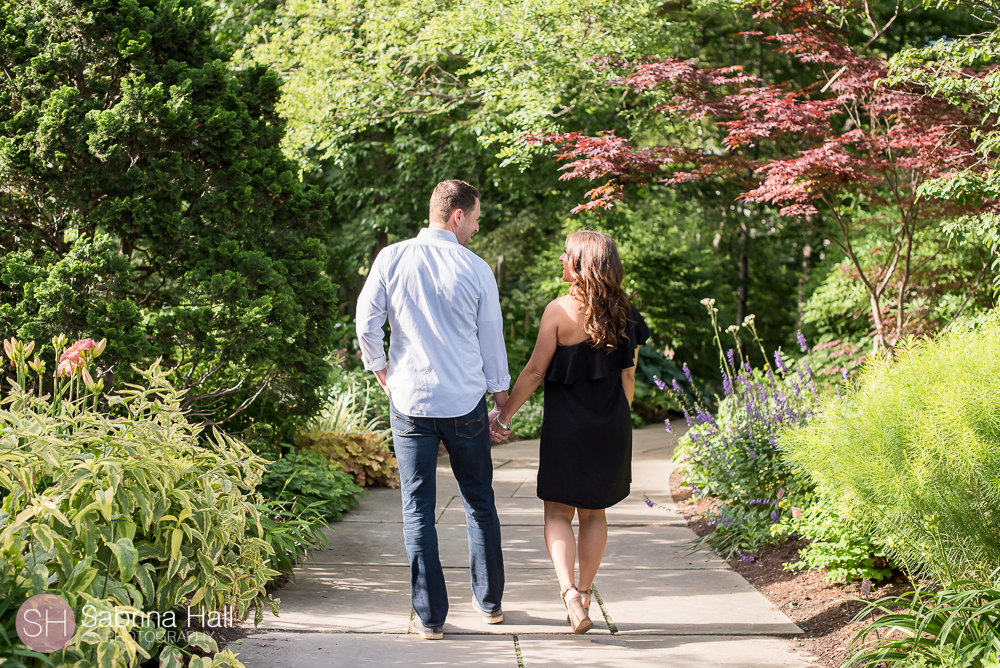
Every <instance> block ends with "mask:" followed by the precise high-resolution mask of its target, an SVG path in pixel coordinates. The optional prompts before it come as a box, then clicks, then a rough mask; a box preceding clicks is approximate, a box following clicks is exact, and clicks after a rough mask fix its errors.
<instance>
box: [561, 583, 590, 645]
mask: <svg viewBox="0 0 1000 668" xmlns="http://www.w3.org/2000/svg"><path fill="white" fill-rule="evenodd" d="M567 594H569V596H567ZM559 596H560V598H562V602H563V605H564V606H566V612H568V613H569V623H570V624H571V625H572V626H573V633H586V632H587V631H589V630H590V629H591V628H593V626H594V622H592V621H590V616H589V615H588V614H587V610H586V609H585V608H584V607H583V596H581V595H580V591H579V590H578V589H577V588H576V585H574V584H569V585H566V586H565V587H564V588H563V590H562V591H561V592H559Z"/></svg>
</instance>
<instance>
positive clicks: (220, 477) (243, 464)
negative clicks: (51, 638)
mask: <svg viewBox="0 0 1000 668" xmlns="http://www.w3.org/2000/svg"><path fill="white" fill-rule="evenodd" d="M62 344H63V346H64V345H65V341H63V342H62ZM5 347H6V348H7V352H8V356H9V357H11V361H12V365H13V366H14V367H15V371H16V374H15V375H16V378H13V379H10V381H9V388H5V390H8V389H9V391H8V392H7V396H6V397H5V398H4V399H3V401H2V404H0V553H2V554H0V556H2V560H0V561H2V563H3V564H4V568H5V569H6V571H5V575H3V576H0V596H3V597H5V598H10V597H11V596H15V597H16V596H21V597H26V596H32V595H35V594H38V593H42V592H47V593H52V594H56V595H59V596H61V597H62V598H64V599H65V600H66V601H67V602H68V603H69V604H70V606H71V607H72V608H73V609H74V613H75V615H76V618H77V622H78V626H77V630H76V635H75V637H74V639H73V640H72V641H71V642H70V643H69V644H68V645H67V646H66V647H64V648H63V649H62V650H60V651H58V652H56V653H53V654H50V655H48V657H47V658H48V660H49V661H51V662H52V663H53V664H55V665H73V666H74V667H75V668H89V667H90V666H99V667H100V668H112V667H116V666H135V665H138V664H140V663H142V662H144V661H146V660H148V659H151V658H154V659H155V658H157V657H158V658H159V663H160V666H161V667H162V668H175V667H176V668H180V666H182V665H184V664H186V665H188V666H190V667H191V668H210V667H211V666H239V665H241V664H239V662H238V661H237V660H236V658H235V656H234V655H233V654H232V653H231V652H228V651H223V652H217V653H215V655H214V658H211V657H208V656H204V654H206V653H211V652H215V651H216V650H217V647H216V646H215V643H214V641H213V640H212V639H211V638H210V637H209V636H207V635H205V634H186V635H185V634H182V633H180V632H181V631H182V630H183V627H184V626H185V625H186V623H187V621H188V618H187V611H188V609H189V606H190V609H191V610H192V611H193V612H194V613H196V614H200V613H202V608H204V611H205V612H208V611H226V614H227V616H228V617H229V618H233V619H241V618H243V617H244V616H245V615H247V614H248V612H249V611H250V610H251V609H255V610H256V617H257V619H258V620H259V618H260V617H261V616H262V614H263V604H264V603H265V602H267V603H269V604H270V605H271V607H272V608H275V604H276V602H275V601H272V600H271V599H270V598H269V597H268V596H267V594H266V591H265V585H266V584H267V583H268V581H269V580H270V579H271V578H273V577H274V576H276V575H277V574H278V573H277V572H276V571H274V570H272V569H270V568H268V567H267V563H268V559H269V556H270V554H271V553H272V549H271V548H270V547H269V545H268V543H267V542H266V541H265V540H264V539H265V531H264V529H263V528H262V526H261V522H260V517H259V516H258V513H257V506H256V504H258V503H260V502H261V499H260V498H259V496H258V495H257V494H256V491H255V487H256V485H257V484H258V483H259V482H260V479H261V475H262V472H263V471H264V464H265V461H264V460H262V459H261V458H259V457H257V456H256V455H254V454H253V453H252V452H251V451H250V450H249V449H247V447H246V446H244V445H243V444H242V443H240V442H238V441H236V440H233V439H232V438H230V437H228V436H226V435H225V434H221V433H210V432H207V431H204V430H203V429H202V428H201V427H199V426H196V425H193V424H191V423H189V422H188V421H187V419H186V418H185V416H184V414H183V413H182V411H181V410H180V407H179V406H180V400H181V395H182V392H180V391H177V390H175V389H174V388H173V387H172V386H171V385H170V383H169V382H168V381H167V380H166V373H165V371H164V370H163V369H162V368H160V366H159V363H158V362H157V363H155V364H153V365H152V366H151V367H150V368H149V369H147V370H145V371H142V370H137V371H138V373H139V375H140V376H141V377H142V379H143V383H142V384H141V385H129V386H127V388H125V389H122V390H119V391H117V392H115V393H112V394H107V395H102V390H103V386H102V385H101V384H100V382H98V383H95V382H94V381H93V379H92V378H90V377H89V375H88V377H87V378H84V374H85V372H86V368H87V367H88V366H89V363H90V361H91V360H92V358H93V357H94V356H96V354H99V350H98V347H99V346H98V345H97V344H95V345H93V346H91V347H89V349H85V352H84V354H83V355H82V357H79V356H78V357H77V360H78V361H79V363H78V364H75V363H74V364H70V365H68V366H67V368H66V369H65V371H66V373H65V374H60V377H57V378H56V384H55V388H54V390H53V392H52V393H51V395H50V394H44V393H42V392H41V390H38V391H29V390H27V389H26V387H27V376H28V369H29V368H31V369H33V370H35V372H36V375H37V376H38V379H39V380H43V379H44V378H43V373H44V365H42V367H43V368H42V369H41V370H39V369H35V368H34V367H29V362H28V359H27V358H28V357H29V356H30V352H31V351H30V349H29V348H30V346H25V345H24V344H21V343H19V342H16V341H10V342H7V341H5ZM61 352H62V350H61V346H58V345H57V355H60V353H61ZM64 355H65V353H62V356H64ZM57 368H59V367H58V365H57ZM57 373H58V372H57ZM63 376H65V378H64V377H63ZM39 385H41V383H39ZM53 395H54V397H55V399H53ZM98 401H99V402H100V406H101V410H95V409H94V406H95V405H97V404H98ZM18 591H20V593H19V594H17V593H16V592H18ZM12 592H14V593H12ZM22 600H23V598H22ZM15 602H16V601H15ZM16 603H17V604H16V605H7V606H6V607H4V606H0V611H2V615H3V619H0V628H9V624H8V623H7V622H9V621H10V620H9V619H7V617H8V616H12V615H15V614H16V613H17V605H19V602H16ZM87 605H92V606H94V607H93V608H88V611H90V613H91V614H90V617H88V618H87V619H92V618H94V617H100V615H101V613H102V612H105V611H107V612H112V611H113V610H114V609H115V608H116V607H117V609H118V611H119V612H121V613H122V614H120V615H118V616H117V617H116V618H115V620H116V624H117V623H118V622H121V624H118V625H112V626H111V627H110V628H109V627H102V626H94V625H90V626H88V625H87V624H84V623H81V621H82V620H84V619H85V614H84V612H83V608H84V606H87ZM170 611H174V614H175V616H176V626H170V625H169V624H168V621H167V620H169V619H170V618H169V617H168V616H167V613H169V612H170ZM153 613H156V614H153ZM194 619H195V620H196V621H197V620H198V619H199V618H194ZM201 619H208V617H207V616H206V617H205V618H201ZM157 620H158V621H159V622H160V624H159V628H157V625H156V624H154V622H156V621H157ZM170 631H173V632H175V633H174V634H170V633H169V632H170ZM13 641H15V642H16V638H14V639H13ZM2 643H3V640H2V639H0V644H2ZM8 650H10V647H9V646H8ZM191 650H198V653H197V654H194V653H192V651H191ZM4 658H6V659H7V661H8V662H13V663H11V664H10V665H14V666H16V665H18V664H20V663H21V659H19V658H17V656H16V655H15V653H14V652H13V651H7V652H6V653H4V651H3V650H2V649H0V663H2V662H3V661H4ZM22 658H23V657H22Z"/></svg>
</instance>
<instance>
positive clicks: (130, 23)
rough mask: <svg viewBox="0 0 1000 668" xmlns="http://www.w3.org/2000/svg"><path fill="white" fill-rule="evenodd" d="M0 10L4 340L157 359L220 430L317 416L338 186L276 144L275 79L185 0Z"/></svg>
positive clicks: (126, 369)
mask: <svg viewBox="0 0 1000 668" xmlns="http://www.w3.org/2000/svg"><path fill="white" fill-rule="evenodd" d="M0 14H2V16H3V19H2V20H0V53H2V54H3V55H2V56H0V60H2V62H3V70H4V73H5V74H4V76H2V77H0V100H3V102H2V103H0V146H2V147H3V149H2V150H0V208H2V210H3V213H4V222H3V224H0V334H4V335H7V336H9V335H11V334H14V333H18V334H19V335H20V336H23V337H26V338H27V337H31V338H35V339H39V340H40V339H42V338H48V337H51V336H52V335H53V334H55V333H57V332H60V331H74V332H77V331H86V332H91V333H92V334H93V335H95V338H101V337H107V338H108V339H109V344H108V350H107V356H106V359H108V363H109V367H108V369H109V371H108V374H109V377H110V373H111V372H110V367H111V366H113V367H114V369H115V371H114V373H115V374H117V376H118V378H119V379H124V380H129V381H133V380H136V378H137V377H135V376H133V375H132V370H131V367H132V365H133V364H136V365H139V366H142V367H146V366H148V364H149V363H150V362H151V361H152V360H154V359H156V358H157V357H159V356H162V358H163V360H164V363H163V368H164V369H166V370H168V371H169V373H170V375H171V378H172V380H173V382H174V384H175V386H176V387H178V388H181V389H187V390H188V392H187V393H186V394H185V395H184V396H183V397H182V398H181V402H182V404H183V405H184V407H186V408H192V409H193V410H195V411H196V412H197V413H198V414H199V415H202V416H212V417H213V419H215V420H217V421H224V420H226V419H227V418H232V421H231V427H232V428H240V427H241V425H239V424H238V423H240V422H241V421H249V420H256V421H258V422H259V421H263V422H270V423H271V424H274V425H276V426H280V425H281V423H282V421H283V420H285V419H287V418H289V417H290V416H303V415H308V414H310V413H312V412H313V411H315V410H316V408H317V407H318V406H319V400H318V397H317V396H316V390H317V389H318V387H319V386H320V385H321V384H322V383H323V381H324V379H325V377H326V375H327V373H328V367H327V365H326V364H325V363H324V357H325V355H326V353H327V351H329V350H332V349H333V348H334V347H335V346H336V345H337V343H338V342H339V341H340V340H341V339H342V332H343V329H341V330H337V329H336V328H335V324H336V319H335V317H333V314H335V313H336V311H337V309H336V303H337V294H336V291H337V286H336V285H335V284H334V283H333V282H332V281H331V280H330V278H329V276H328V274H327V267H328V265H327V262H328V254H327V251H326V249H325V247H324V244H323V242H322V241H321V240H322V239H324V238H326V237H327V236H328V234H329V233H328V231H327V230H326V228H325V227H324V223H325V221H326V220H327V218H328V216H329V214H328V211H329V206H330V204H331V200H332V193H328V194H323V193H320V192H319V191H317V190H316V189H315V188H312V187H308V186H304V185H303V183H302V181H301V180H300V179H299V176H298V174H299V168H298V166H297V165H296V164H295V163H293V162H290V161H289V160H287V159H286V157H285V156H284V154H283V152H282V148H281V143H282V140H283V138H284V135H285V132H284V123H285V121H284V119H282V118H281V117H279V115H278V113H277V112H276V110H275V108H276V106H277V105H278V104H279V101H280V90H281V77H280V76H279V74H278V73H277V72H275V71H274V70H271V69H269V68H267V67H266V66H262V65H251V66H248V67H246V68H239V67H234V66H233V65H232V64H231V63H230V62H229V54H228V53H226V52H225V51H224V50H222V49H221V48H219V46H218V45H217V43H216V41H215V39H214V37H213V35H212V32H211V28H212V22H213V17H212V11H211V9H210V8H208V7H206V6H205V5H204V4H203V3H201V2H198V1H197V0H193V1H192V0H180V1H179V2H174V1H173V0H150V1H149V2H145V1H144V2H140V3H133V2H115V3H112V4H104V3H99V2H92V1H91V0H78V1H77V0H75V1H73V2H70V3H68V4H64V5H61V6H56V5H54V4H51V3H47V2H4V3H3V11H2V12H0ZM70 43H72V45H73V46H72V47H69V46H68V45H69V44H70ZM43 345H44V347H45V348H46V350H45V352H46V354H49V353H51V352H52V351H51V349H49V348H48V345H47V344H43ZM109 382H110V381H109ZM136 382H138V381H137V380H136ZM258 392H259V394H258ZM234 423H235V424H234ZM244 424H245V422H244ZM279 431H280V429H279Z"/></svg>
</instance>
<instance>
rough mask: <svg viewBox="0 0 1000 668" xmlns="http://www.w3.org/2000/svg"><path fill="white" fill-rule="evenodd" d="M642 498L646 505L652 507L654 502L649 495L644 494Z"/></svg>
mask: <svg viewBox="0 0 1000 668" xmlns="http://www.w3.org/2000/svg"><path fill="white" fill-rule="evenodd" d="M642 500H643V501H645V502H646V505H647V506H649V507H650V508H652V507H653V502H652V501H650V500H649V497H647V496H646V495H645V494H643V495H642Z"/></svg>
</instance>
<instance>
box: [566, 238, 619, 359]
mask: <svg viewBox="0 0 1000 668" xmlns="http://www.w3.org/2000/svg"><path fill="white" fill-rule="evenodd" d="M566 258H567V260H568V263H569V267H570V270H571V272H572V276H573V285H572V287H570V289H569V294H570V295H571V296H572V297H574V298H575V299H577V300H579V301H580V302H582V303H583V307H582V311H583V331H585V332H586V333H587V334H588V335H589V336H590V345H591V346H593V347H594V348H600V349H604V350H606V351H608V352H611V351H612V350H615V349H616V348H617V347H618V342H619V341H620V340H621V339H622V337H624V336H625V325H626V322H627V320H628V314H629V311H630V309H631V301H630V300H629V296H628V295H627V294H625V291H624V290H623V289H622V287H621V286H622V279H624V278H625V269H624V268H623V267H622V261H621V258H620V257H618V248H617V247H616V246H615V242H614V240H612V239H611V237H609V236H608V235H606V234H602V233H600V232H591V231H588V230H585V231H582V232H574V233H573V234H571V235H569V236H568V237H566Z"/></svg>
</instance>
